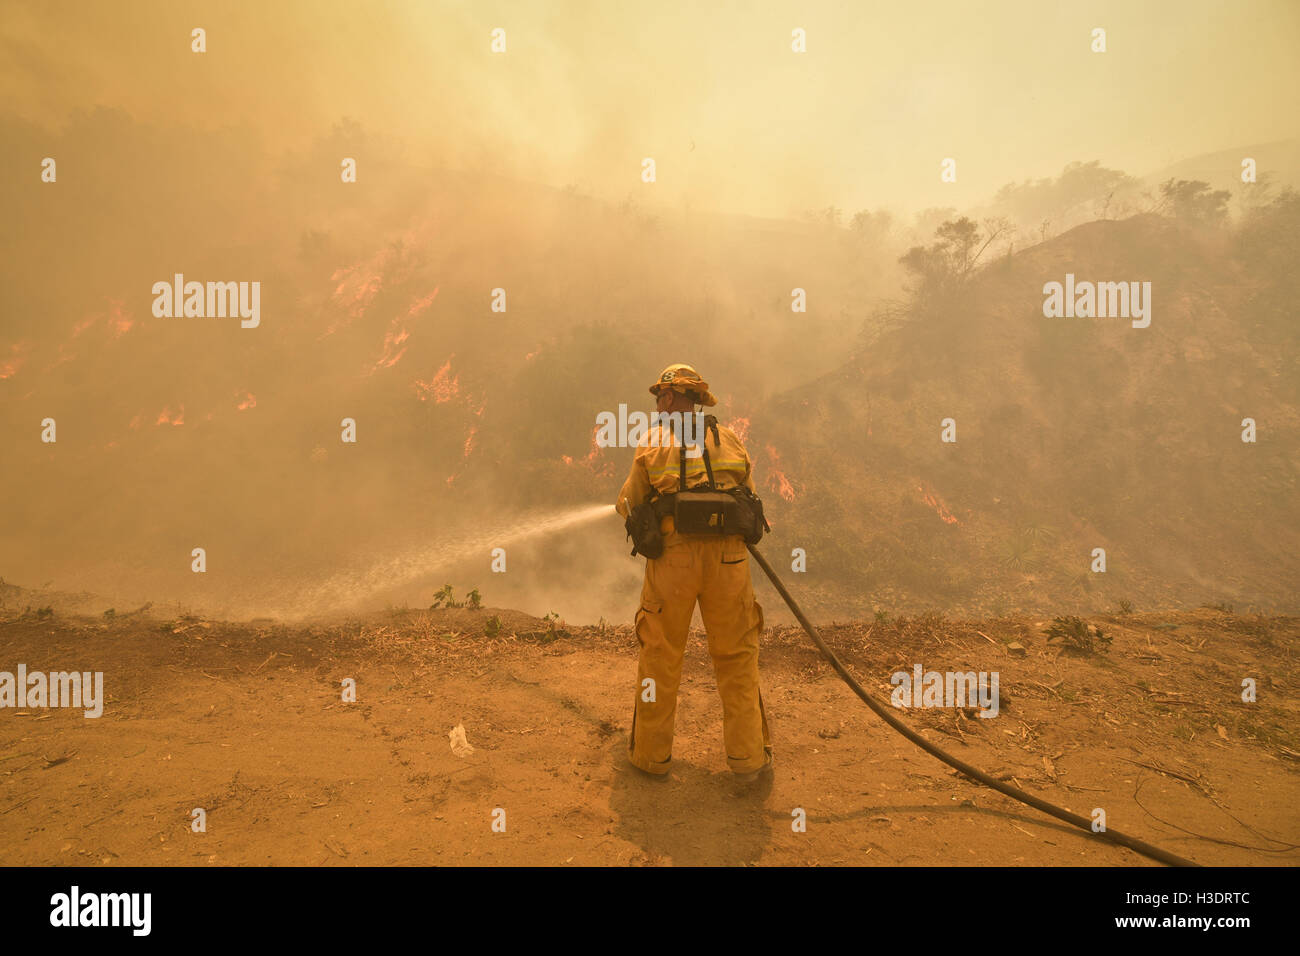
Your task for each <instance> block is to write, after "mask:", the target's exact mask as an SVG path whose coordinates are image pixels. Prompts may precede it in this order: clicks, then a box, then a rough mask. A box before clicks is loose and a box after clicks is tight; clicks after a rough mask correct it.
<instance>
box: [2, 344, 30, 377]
mask: <svg viewBox="0 0 1300 956" xmlns="http://www.w3.org/2000/svg"><path fill="white" fill-rule="evenodd" d="M31 348H32V343H31V342H15V343H14V344H13V345H11V346H9V357H8V358H7V359H5V360H3V361H0V378H12V377H13V375H14V374H15V373H16V372H17V371H18V370H19V369H20V368H22V367H23V363H24V362H26V361H27V353H28V352H30V351H31Z"/></svg>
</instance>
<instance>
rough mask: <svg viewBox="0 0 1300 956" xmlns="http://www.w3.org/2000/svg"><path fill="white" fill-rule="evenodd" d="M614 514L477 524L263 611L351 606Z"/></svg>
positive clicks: (588, 508)
mask: <svg viewBox="0 0 1300 956" xmlns="http://www.w3.org/2000/svg"><path fill="white" fill-rule="evenodd" d="M614 513H615V512H614V506H613V505H578V506H576V507H573V508H568V509H566V510H564V511H560V512H558V513H557V512H555V511H553V510H548V511H544V512H534V513H532V514H526V515H523V516H522V517H518V518H512V519H509V520H503V521H501V522H500V523H499V524H498V525H496V526H495V527H491V528H488V529H486V530H485V529H484V528H482V526H476V527H475V528H474V529H473V530H472V531H465V532H462V533H460V534H455V535H452V536H449V537H443V538H440V539H439V540H438V541H437V542H436V543H435V544H423V545H419V546H416V547H412V548H408V549H407V550H405V551H402V552H400V553H399V554H397V555H391V556H389V557H385V558H383V559H381V560H379V561H377V562H375V563H374V564H371V565H369V566H367V567H361V568H353V569H349V570H346V571H340V572H338V573H336V574H332V575H330V576H329V577H328V578H326V579H325V580H324V581H321V582H320V583H318V584H314V585H311V586H310V587H307V588H304V589H302V590H300V591H299V592H298V593H296V594H295V595H294V596H293V598H292V599H291V600H289V601H286V602H285V603H284V605H283V606H281V607H278V608H275V609H273V610H271V611H269V612H267V613H269V614H271V615H272V616H275V617H293V616H303V615H304V614H306V613H316V612H323V611H331V610H338V609H341V608H345V607H349V606H353V605H355V604H357V603H358V602H360V601H362V600H364V599H365V598H366V597H367V596H368V595H371V594H374V593H376V592H379V591H385V590H389V589H391V588H396V587H401V586H402V585H405V584H410V583H411V582H412V581H416V580H419V579H420V578H423V577H425V576H427V575H429V574H431V573H433V572H434V571H437V570H438V569H439V568H444V567H449V566H451V565H454V564H457V563H458V562H461V561H465V560H468V559H470V558H473V557H476V556H480V555H483V554H485V553H486V552H487V551H488V550H489V549H491V548H493V547H499V546H501V545H506V544H518V543H519V542H521V541H527V540H529V539H530V538H536V537H539V536H541V535H546V534H554V533H555V532H557V531H564V530H567V529H570V528H574V527H577V526H579V525H584V524H588V523H590V522H592V521H595V520H597V519H598V518H604V517H608V516H611V515H613V514H614Z"/></svg>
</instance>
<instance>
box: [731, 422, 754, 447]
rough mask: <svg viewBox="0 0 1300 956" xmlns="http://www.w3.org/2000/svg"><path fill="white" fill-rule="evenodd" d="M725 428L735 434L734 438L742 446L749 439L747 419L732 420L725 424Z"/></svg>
mask: <svg viewBox="0 0 1300 956" xmlns="http://www.w3.org/2000/svg"><path fill="white" fill-rule="evenodd" d="M727 427H728V428H730V429H731V430H732V431H733V432H735V433H736V437H737V438H739V439H740V443H741V444H742V445H743V444H744V443H745V441H746V440H747V439H748V438H749V419H748V418H733V419H732V420H731V421H729V422H727Z"/></svg>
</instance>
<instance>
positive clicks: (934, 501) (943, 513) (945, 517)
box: [916, 485, 961, 525]
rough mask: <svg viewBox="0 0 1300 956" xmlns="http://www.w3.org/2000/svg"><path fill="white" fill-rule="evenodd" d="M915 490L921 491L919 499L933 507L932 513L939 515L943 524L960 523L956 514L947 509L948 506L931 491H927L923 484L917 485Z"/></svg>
mask: <svg viewBox="0 0 1300 956" xmlns="http://www.w3.org/2000/svg"><path fill="white" fill-rule="evenodd" d="M916 490H917V491H918V492H920V493H921V500H922V501H924V502H925V503H926V504H927V505H929V506H930V507H931V508H932V509H934V513H935V514H937V515H938V516H939V520H940V521H942V522H943V523H944V524H955V525H960V524H961V522H960V521H958V520H957V516H956V515H954V514H953V513H952V512H951V511H949V510H948V506H947V505H945V504H944V503H943V502H942V501H941V500H940V499H939V496H938V495H936V494H935V493H934V492H933V491H927V490H926V488H925V486H924V485H917V486H916Z"/></svg>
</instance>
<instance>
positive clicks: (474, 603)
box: [467, 588, 483, 611]
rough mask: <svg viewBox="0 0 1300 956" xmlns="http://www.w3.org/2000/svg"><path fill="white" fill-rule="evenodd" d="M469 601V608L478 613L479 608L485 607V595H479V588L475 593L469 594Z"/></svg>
mask: <svg viewBox="0 0 1300 956" xmlns="http://www.w3.org/2000/svg"><path fill="white" fill-rule="evenodd" d="M467 600H468V602H469V608H470V609H471V610H474V611H477V610H478V609H479V608H481V607H482V606H483V595H481V594H479V593H478V588H475V589H474V590H473V591H470V592H469V597H468V598H467Z"/></svg>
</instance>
